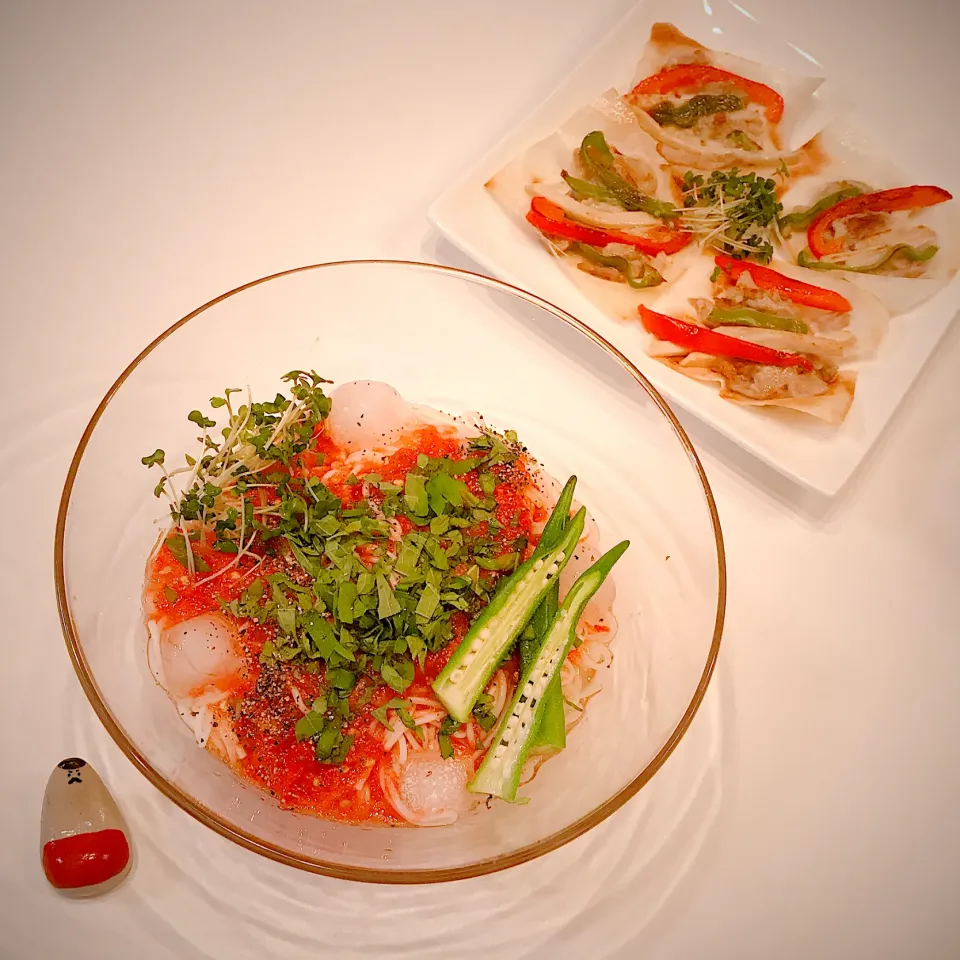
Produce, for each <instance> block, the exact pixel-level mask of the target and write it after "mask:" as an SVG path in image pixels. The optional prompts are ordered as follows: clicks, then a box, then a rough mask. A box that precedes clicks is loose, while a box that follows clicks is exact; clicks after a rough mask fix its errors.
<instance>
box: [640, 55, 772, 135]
mask: <svg viewBox="0 0 960 960" xmlns="http://www.w3.org/2000/svg"><path fill="white" fill-rule="evenodd" d="M708 83H726V84H729V85H730V86H733V87H737V89H739V90H742V91H743V92H744V93H745V94H746V95H747V99H748V100H752V101H753V102H754V103H759V104H760V106H761V107H763V108H764V110H766V112H767V118H768V119H769V120H770V122H771V123H778V122H779V121H780V118H781V117H782V116H783V97H781V96H780V94H779V93H777V91H776V90H774V89H773V87H768V86H767V85H766V84H765V83H759V82H758V81H756V80H748V79H747V78H746V77H741V76H739V75H738V74H736V73H730V72H729V71H728V70H721V69H720V68H719V67H712V66H710V65H709V64H705V63H677V64H674V65H673V66H672V67H664V68H663V69H662V70H660V71H659V73H655V74H654V75H653V76H652V77H647V78H646V79H645V80H641V81H640V82H639V83H638V84H637V85H636V86H635V87H634V88H633V90H631V91H630V93H631V94H636V95H637V96H642V95H649V94H663V93H673V92H675V91H678V90H695V89H699V88H701V87H705V86H706V85H707V84H708Z"/></svg>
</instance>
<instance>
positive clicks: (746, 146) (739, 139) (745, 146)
mask: <svg viewBox="0 0 960 960" xmlns="http://www.w3.org/2000/svg"><path fill="white" fill-rule="evenodd" d="M727 139H728V140H729V141H730V142H731V143H732V144H733V145H734V146H735V147H737V148H739V149H740V150H749V151H750V152H751V153H753V152H755V151H757V150H759V149H760V144H759V143H757V142H756V140H751V139H750V138H749V137H748V136H747V135H746V134H745V133H744V132H743V131H742V130H732V131H731V132H730V133H728V134H727Z"/></svg>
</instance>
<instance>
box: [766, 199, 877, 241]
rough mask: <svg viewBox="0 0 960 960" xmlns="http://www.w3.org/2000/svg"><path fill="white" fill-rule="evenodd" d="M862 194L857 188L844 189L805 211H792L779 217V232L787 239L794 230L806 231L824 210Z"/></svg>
mask: <svg viewBox="0 0 960 960" xmlns="http://www.w3.org/2000/svg"><path fill="white" fill-rule="evenodd" d="M862 193H863V191H862V190H861V189H860V188H859V187H844V188H843V189H842V190H837V191H836V193H829V194H827V196H825V197H824V198H823V199H822V200H818V201H817V202H816V203H815V204H814V205H813V206H812V207H808V208H807V209H806V210H794V211H793V213H788V214H787V215H786V216H784V217H781V218H780V219H779V220H778V221H777V224H778V226H779V227H780V232H781V233H782V234H783V235H784V236H785V237H788V236H790V234H791V233H793V231H794V230H806V229H807V227H809V226H810V224H811V223H813V221H814V220H815V219H816V218H817V217H819V216H820V214H821V213H823V211H824V210H829V209H830V208H831V207H833V206H835V205H836V204H838V203H839V202H840V201H841V200H846V199H847V198H848V197H859V196H860V194H862Z"/></svg>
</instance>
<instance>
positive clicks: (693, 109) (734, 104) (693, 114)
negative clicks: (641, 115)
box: [647, 93, 746, 129]
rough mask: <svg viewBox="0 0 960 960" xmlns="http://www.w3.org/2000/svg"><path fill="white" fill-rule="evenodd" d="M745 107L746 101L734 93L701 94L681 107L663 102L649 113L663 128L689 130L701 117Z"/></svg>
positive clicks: (669, 101)
mask: <svg viewBox="0 0 960 960" xmlns="http://www.w3.org/2000/svg"><path fill="white" fill-rule="evenodd" d="M745 106H746V101H745V100H743V99H742V98H741V97H738V96H736V95H734V94H732V93H723V94H712V93H699V94H697V96H695V97H691V98H690V99H689V100H687V101H686V102H685V103H682V104H680V106H679V107H678V106H675V105H674V104H673V102H672V101H671V100H661V101H660V103H658V104H657V105H656V106H655V107H654V108H653V109H651V110H648V111H647V113H649V114H650V116H651V117H653V119H654V120H656V122H657V123H658V124H659V125H660V126H661V127H680V128H681V129H687V128H689V127H692V126H694V124H696V122H697V121H698V120H699V119H700V118H701V117H707V116H710V115H711V114H713V113H735V112H736V111H737V110H742V109H743V108H744V107H745Z"/></svg>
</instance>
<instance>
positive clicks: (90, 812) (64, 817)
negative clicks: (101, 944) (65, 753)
mask: <svg viewBox="0 0 960 960" xmlns="http://www.w3.org/2000/svg"><path fill="white" fill-rule="evenodd" d="M40 847H41V860H42V862H43V872H44V873H45V874H46V875H47V879H48V880H49V881H50V883H51V884H52V885H53V886H54V887H56V888H57V889H59V890H63V891H65V892H67V893H70V894H72V895H74V896H94V895H95V894H98V893H103V892H105V891H107V890H110V889H112V888H113V887H115V886H116V885H117V884H118V883H120V881H121V880H122V879H123V877H124V876H125V875H126V874H127V872H128V871H129V868H130V844H129V842H128V840H127V832H126V825H125V823H124V822H123V817H122V816H121V814H120V810H119V808H118V807H117V804H116V801H115V800H114V799H113V797H112V796H111V795H110V791H109V790H107V787H106V785H105V784H104V782H103V781H102V780H101V779H100V777H99V776H98V774H97V772H96V770H94V769H93V767H91V766H90V764H89V763H87V762H86V761H85V760H81V759H80V758H79V757H71V758H69V759H67V760H61V761H60V763H58V764H57V766H56V768H55V769H54V771H53V773H52V774H50V779H49V780H48V781H47V789H46V791H45V793H44V795H43V812H42V813H41V816H40Z"/></svg>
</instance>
